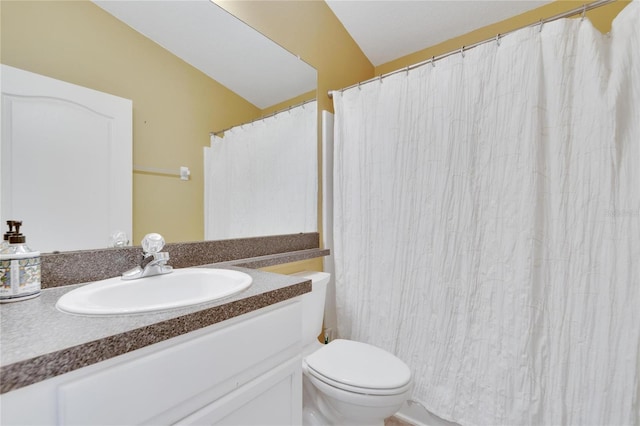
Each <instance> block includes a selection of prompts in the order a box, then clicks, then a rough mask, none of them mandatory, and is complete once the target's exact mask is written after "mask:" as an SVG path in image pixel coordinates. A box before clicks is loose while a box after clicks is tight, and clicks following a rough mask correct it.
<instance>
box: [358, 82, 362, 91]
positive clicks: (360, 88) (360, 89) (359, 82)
mask: <svg viewBox="0 0 640 426" xmlns="http://www.w3.org/2000/svg"><path fill="white" fill-rule="evenodd" d="M360 84H362V82H361V81H359V82H358V90H362V89H361V88H360Z"/></svg>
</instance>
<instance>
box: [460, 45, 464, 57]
mask: <svg viewBox="0 0 640 426" xmlns="http://www.w3.org/2000/svg"><path fill="white" fill-rule="evenodd" d="M460 54H461V55H462V57H463V58H464V45H462V47H461V48H460Z"/></svg>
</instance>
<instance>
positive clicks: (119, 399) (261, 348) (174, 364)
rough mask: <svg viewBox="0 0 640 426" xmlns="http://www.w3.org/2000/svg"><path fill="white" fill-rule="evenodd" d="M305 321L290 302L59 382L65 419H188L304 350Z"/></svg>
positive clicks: (129, 422) (136, 421) (93, 421)
mask: <svg viewBox="0 0 640 426" xmlns="http://www.w3.org/2000/svg"><path fill="white" fill-rule="evenodd" d="M300 321H301V311H300V305H299V303H293V304H289V305H285V306H283V307H280V308H277V309H275V310H271V311H269V312H265V313H263V314H260V315H257V316H254V317H252V318H250V319H247V320H245V321H241V322H236V323H233V324H231V325H229V326H228V327H224V328H222V329H220V328H216V329H214V330H213V331H212V332H210V333H208V334H201V333H196V334H197V336H196V337H194V338H193V339H188V340H186V341H185V340H184V339H182V340H180V342H179V344H174V345H172V344H171V340H169V341H167V342H163V343H160V344H158V345H159V346H161V348H160V349H159V350H158V351H157V352H153V353H151V354H148V355H144V356H141V357H136V358H135V359H133V360H130V361H126V360H125V361H124V362H122V363H121V364H117V365H114V366H111V367H109V368H107V369H105V370H103V371H100V372H98V373H95V374H92V375H90V376H87V377H83V378H81V379H78V380H74V381H72V382H68V383H64V384H62V385H61V386H60V387H59V388H58V398H59V409H60V410H59V420H60V423H62V424H70V425H72V424H81V425H93V424H105V425H106V424H108V425H118V424H127V425H133V424H140V423H145V422H147V421H149V420H150V419H154V420H158V421H161V420H162V419H163V415H164V414H166V416H165V417H166V418H165V420H167V421H171V420H172V418H176V419H180V418H184V416H185V415H186V414H185V413H184V412H181V411H184V410H187V413H190V412H193V411H195V410H196V409H197V408H200V407H202V406H204V405H205V404H206V403H207V402H211V401H213V400H215V399H217V398H219V397H221V396H222V395H224V394H226V393H229V392H231V391H232V390H234V389H235V388H238V387H240V386H241V385H242V384H244V383H247V382H248V381H250V380H251V379H253V378H255V377H257V376H258V375H259V374H262V373H263V372H265V371H268V370H269V369H270V368H272V367H274V366H275V365H277V364H279V363H281V362H282V361H283V360H285V359H287V358H290V357H291V356H292V355H295V354H296V353H299V350H300V340H301V328H300ZM172 340H173V339H172ZM167 346H168V347H167ZM203 395H204V396H205V397H206V398H205V399H206V401H201V400H202V399H203ZM190 400H191V401H190ZM194 404H195V405H194ZM115 407H118V408H117V409H114V408H115Z"/></svg>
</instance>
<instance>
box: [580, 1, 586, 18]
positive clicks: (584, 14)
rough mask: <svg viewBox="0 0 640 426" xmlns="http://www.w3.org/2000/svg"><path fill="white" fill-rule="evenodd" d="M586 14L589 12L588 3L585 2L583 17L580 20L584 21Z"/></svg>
mask: <svg viewBox="0 0 640 426" xmlns="http://www.w3.org/2000/svg"><path fill="white" fill-rule="evenodd" d="M586 14H587V5H586V4H583V5H582V17H581V18H580V22H582V21H584V18H585V16H586Z"/></svg>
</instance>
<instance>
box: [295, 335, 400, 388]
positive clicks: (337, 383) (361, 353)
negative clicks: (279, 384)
mask: <svg viewBox="0 0 640 426" xmlns="http://www.w3.org/2000/svg"><path fill="white" fill-rule="evenodd" d="M304 366H305V370H306V371H307V373H308V374H310V375H311V376H313V377H315V378H316V379H317V380H320V381H322V382H323V383H326V384H327V385H330V386H333V387H335V388H338V389H342V390H344V391H347V392H353V393H358V394H363V395H381V396H382V395H398V394H401V393H404V392H406V391H407V390H408V389H409V388H410V387H411V371H410V370H409V367H408V366H407V365H406V364H405V363H404V362H402V361H401V360H400V359H398V358H396V357H395V356H394V355H393V354H390V353H389V352H387V351H385V350H382V349H380V348H377V347H375V346H372V345H368V344H366V343H361V342H354V341H351V340H341V339H338V340H334V341H333V342H331V343H330V344H328V345H326V346H324V347H323V348H321V349H319V350H317V351H315V352H314V353H312V354H311V355H309V356H307V357H306V358H305V359H304Z"/></svg>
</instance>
